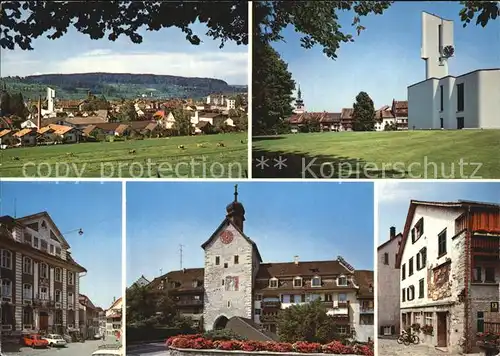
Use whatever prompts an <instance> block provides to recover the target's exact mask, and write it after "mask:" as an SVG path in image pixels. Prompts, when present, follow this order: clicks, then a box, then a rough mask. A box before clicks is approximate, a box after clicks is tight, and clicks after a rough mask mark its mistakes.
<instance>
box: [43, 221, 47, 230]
mask: <svg viewBox="0 0 500 356" xmlns="http://www.w3.org/2000/svg"><path fill="white" fill-rule="evenodd" d="M42 228H44V229H46V228H47V223H46V222H45V220H43V221H42Z"/></svg>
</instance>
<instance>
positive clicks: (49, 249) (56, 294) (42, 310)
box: [0, 212, 86, 334]
mask: <svg viewBox="0 0 500 356" xmlns="http://www.w3.org/2000/svg"><path fill="white" fill-rule="evenodd" d="M83 272H86V270H85V268H83V267H82V266H80V265H79V264H78V263H76V262H75V261H74V260H73V258H72V257H71V253H70V246H69V244H68V242H67V241H66V240H65V239H64V236H63V235H62V234H61V232H60V231H59V229H58V228H57V226H56V225H55V223H54V221H53V220H52V219H51V217H50V216H49V214H48V213H46V212H41V213H37V214H33V215H29V216H25V217H21V218H13V217H10V216H2V217H0V273H1V281H2V289H1V293H2V295H1V298H2V299H1V303H2V325H1V328H2V333H4V334H5V333H6V332H13V331H18V332H21V331H23V332H41V331H44V332H55V333H61V334H62V333H63V332H64V331H66V330H67V329H72V328H77V327H78V325H79V313H78V300H77V298H78V295H79V286H80V273H83Z"/></svg>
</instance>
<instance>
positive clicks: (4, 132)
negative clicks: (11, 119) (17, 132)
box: [0, 129, 12, 137]
mask: <svg viewBox="0 0 500 356" xmlns="http://www.w3.org/2000/svg"><path fill="white" fill-rule="evenodd" d="M11 133H12V130H9V129H5V130H2V131H0V137H4V136H5V135H7V134H11Z"/></svg>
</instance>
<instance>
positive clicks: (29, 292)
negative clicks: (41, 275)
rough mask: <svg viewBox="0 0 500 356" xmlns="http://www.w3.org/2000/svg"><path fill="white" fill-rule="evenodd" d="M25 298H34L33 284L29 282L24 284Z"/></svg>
mask: <svg viewBox="0 0 500 356" xmlns="http://www.w3.org/2000/svg"><path fill="white" fill-rule="evenodd" d="M23 299H28V300H31V299H33V286H32V285H31V284H29V283H24V284H23Z"/></svg>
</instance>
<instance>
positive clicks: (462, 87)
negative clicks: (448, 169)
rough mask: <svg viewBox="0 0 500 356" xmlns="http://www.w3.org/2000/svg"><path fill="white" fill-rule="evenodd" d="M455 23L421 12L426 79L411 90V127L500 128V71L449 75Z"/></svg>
mask: <svg viewBox="0 0 500 356" xmlns="http://www.w3.org/2000/svg"><path fill="white" fill-rule="evenodd" d="M454 51H455V49H454V45H453V21H451V20H445V19H442V18H440V17H438V16H436V15H433V14H429V13H426V12H423V13H422V48H421V57H422V59H424V60H425V66H426V68H425V69H426V70H425V71H426V77H425V80H423V81H421V82H419V83H416V84H413V85H411V86H409V87H408V128H409V129H410V130H411V129H465V128H472V129H500V68H496V69H478V70H475V71H473V72H470V73H466V74H462V75H460V76H457V77H455V76H452V75H449V73H448V59H449V58H450V57H452V56H453V54H454Z"/></svg>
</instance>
